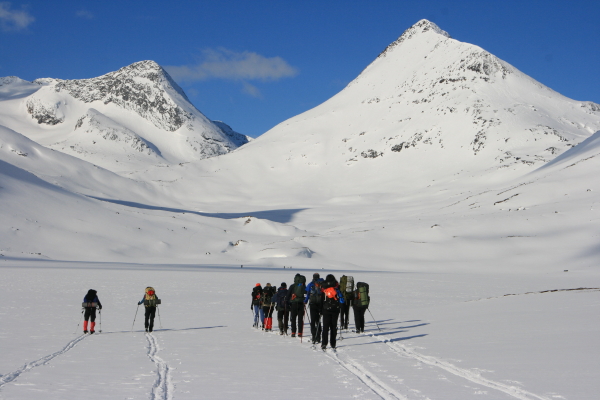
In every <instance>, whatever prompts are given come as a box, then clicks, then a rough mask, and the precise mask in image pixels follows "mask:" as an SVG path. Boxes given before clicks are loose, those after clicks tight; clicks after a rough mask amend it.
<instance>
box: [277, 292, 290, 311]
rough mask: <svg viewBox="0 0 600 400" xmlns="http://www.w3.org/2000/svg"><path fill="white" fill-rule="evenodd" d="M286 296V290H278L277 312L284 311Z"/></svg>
mask: <svg viewBox="0 0 600 400" xmlns="http://www.w3.org/2000/svg"><path fill="white" fill-rule="evenodd" d="M287 294H288V290H287V289H279V292H278V294H277V311H282V310H286V309H287V308H288V307H287V304H286V303H287V302H286V300H285V299H286V297H287Z"/></svg>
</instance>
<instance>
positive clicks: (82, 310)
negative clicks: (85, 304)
mask: <svg viewBox="0 0 600 400" xmlns="http://www.w3.org/2000/svg"><path fill="white" fill-rule="evenodd" d="M84 311H85V309H84V308H82V309H81V319H80V320H79V323H78V324H77V328H76V329H75V332H74V333H77V331H78V330H79V325H81V321H83V313H84Z"/></svg>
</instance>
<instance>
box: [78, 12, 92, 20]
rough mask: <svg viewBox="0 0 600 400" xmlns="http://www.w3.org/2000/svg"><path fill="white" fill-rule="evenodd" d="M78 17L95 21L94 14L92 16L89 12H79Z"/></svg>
mask: <svg viewBox="0 0 600 400" xmlns="http://www.w3.org/2000/svg"><path fill="white" fill-rule="evenodd" d="M76 15H77V16H78V17H81V18H85V19H93V18H94V14H92V13H91V12H89V11H88V10H79V11H77V13H76Z"/></svg>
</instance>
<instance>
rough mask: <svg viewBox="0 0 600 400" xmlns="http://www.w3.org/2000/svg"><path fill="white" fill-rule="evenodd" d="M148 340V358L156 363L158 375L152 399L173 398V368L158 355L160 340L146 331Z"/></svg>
mask: <svg viewBox="0 0 600 400" xmlns="http://www.w3.org/2000/svg"><path fill="white" fill-rule="evenodd" d="M146 340H147V341H148V358H150V360H151V361H152V362H153V363H154V364H155V365H156V374H157V375H158V376H157V378H156V381H155V382H154V386H153V387H152V394H151V396H150V399H152V400H172V399H173V389H174V387H173V384H172V383H171V368H170V367H169V364H167V362H166V361H164V360H163V359H162V358H160V357H159V356H157V355H156V353H158V351H159V347H158V341H157V340H156V337H155V336H154V335H153V334H151V333H146Z"/></svg>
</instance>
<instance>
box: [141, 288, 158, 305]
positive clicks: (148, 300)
mask: <svg viewBox="0 0 600 400" xmlns="http://www.w3.org/2000/svg"><path fill="white" fill-rule="evenodd" d="M150 291H151V292H152V294H149V293H148V292H150ZM159 304H160V299H159V298H158V297H156V292H155V291H154V288H153V287H147V288H146V293H145V295H144V306H146V307H156V306H157V305H159Z"/></svg>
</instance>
